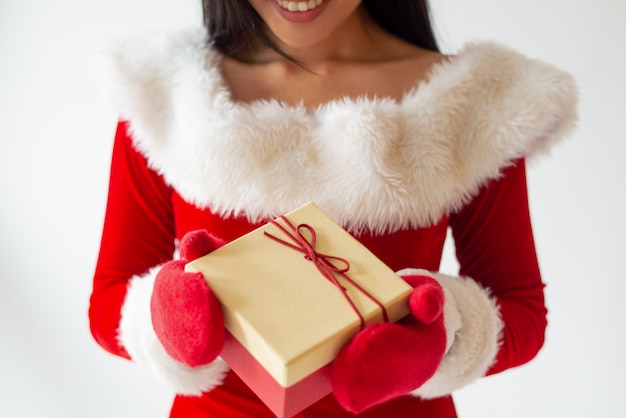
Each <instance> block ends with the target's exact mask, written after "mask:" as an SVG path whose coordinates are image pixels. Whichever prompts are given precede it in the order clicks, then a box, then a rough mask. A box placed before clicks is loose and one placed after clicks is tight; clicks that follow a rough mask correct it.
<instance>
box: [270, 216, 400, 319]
mask: <svg viewBox="0 0 626 418" xmlns="http://www.w3.org/2000/svg"><path fill="white" fill-rule="evenodd" d="M280 219H281V220H282V221H283V222H284V223H285V224H286V225H287V226H288V227H289V229H290V230H291V232H290V231H288V230H287V229H286V228H285V227H284V226H282V225H280V224H279V223H278V222H276V221H270V223H271V224H272V225H274V226H275V227H277V228H278V229H280V230H281V231H282V232H283V233H284V234H285V235H286V236H287V237H289V238H290V239H291V241H292V242H293V243H290V242H288V241H285V240H282V239H280V238H278V237H276V236H274V235H272V234H270V233H268V232H267V231H264V232H263V234H264V235H265V236H266V237H268V238H271V239H273V240H274V241H276V242H279V243H281V244H283V245H285V246H287V247H289V248H291V249H294V250H296V251H299V252H301V253H303V254H304V258H305V259H307V260H310V261H312V262H313V264H315V267H317V269H318V270H319V272H320V273H321V274H322V276H324V277H325V278H326V279H327V280H328V281H329V282H331V283H332V284H333V285H334V286H335V287H336V288H337V289H339V291H340V292H341V293H342V294H343V296H344V298H345V299H346V301H347V302H348V303H349V304H350V306H351V307H352V310H353V311H354V312H355V313H356V314H357V315H358V317H359V320H360V322H361V329H363V328H365V318H364V317H363V314H361V312H360V311H359V309H358V308H357V307H356V305H355V304H354V302H353V301H352V299H351V298H350V295H348V292H347V291H346V289H345V288H344V287H343V286H342V285H341V283H339V280H338V279H337V277H336V276H340V277H342V278H343V279H344V280H346V281H347V282H348V283H350V284H351V285H352V286H354V287H355V288H356V289H358V290H359V291H360V292H361V293H363V294H364V295H365V296H367V297H368V298H369V299H370V300H371V301H372V302H374V303H375V304H376V305H378V307H379V308H380V309H381V311H382V313H383V319H384V320H385V322H389V316H388V315H387V309H385V307H384V306H383V304H382V303H380V301H378V300H377V299H376V298H375V297H374V296H372V294H370V293H369V292H368V291H367V290H365V289H364V288H363V287H361V285H359V284H358V283H357V282H355V281H354V280H352V279H351V278H350V277H349V276H348V275H347V274H346V273H347V272H348V270H349V269H350V263H349V262H348V260H346V259H344V258H340V257H335V256H332V255H327V254H321V253H318V252H317V251H315V244H316V240H317V236H316V233H315V229H313V227H312V226H310V225H307V224H300V225H298V226H297V227H296V226H294V225H293V224H292V223H291V222H289V220H288V219H287V218H285V217H284V216H281V217H280ZM302 229H306V230H307V231H309V234H310V235H311V240H310V241H309V240H307V238H306V237H305V236H304V235H303V234H302V232H301V230H302ZM333 261H334V262H335V263H338V264H339V265H340V266H337V265H336V264H334V263H333Z"/></svg>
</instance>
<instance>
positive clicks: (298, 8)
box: [276, 0, 324, 12]
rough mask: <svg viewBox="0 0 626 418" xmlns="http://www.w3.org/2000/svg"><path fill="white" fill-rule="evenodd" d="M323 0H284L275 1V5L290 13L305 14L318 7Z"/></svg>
mask: <svg viewBox="0 0 626 418" xmlns="http://www.w3.org/2000/svg"><path fill="white" fill-rule="evenodd" d="M323 2H324V0H308V1H286V0H276V3H278V5H279V6H280V7H282V8H283V9H286V10H289V11H290V12H306V11H308V10H313V9H315V8H316V7H319V6H320V5H321V4H322V3H323Z"/></svg>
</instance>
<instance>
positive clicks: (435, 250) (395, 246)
mask: <svg viewBox="0 0 626 418" xmlns="http://www.w3.org/2000/svg"><path fill="white" fill-rule="evenodd" d="M173 208H174V215H175V216H174V218H175V219H176V236H177V238H178V239H180V238H181V237H182V236H183V235H184V234H185V233H187V232H189V231H192V230H195V229H207V230H208V231H209V232H210V233H211V234H213V235H214V236H216V237H217V238H220V239H222V240H224V241H225V242H230V241H232V240H234V239H237V238H239V237H240V236H242V235H244V234H246V233H248V232H251V231H253V230H254V229H256V228H258V227H259V226H261V225H263V224H264V223H265V221H261V222H257V223H253V222H250V221H248V220H247V219H246V218H244V217H223V216H220V215H217V214H215V213H213V212H212V211H211V210H210V209H200V208H198V207H196V206H194V205H192V204H189V203H187V202H186V201H185V200H183V199H182V198H181V197H180V196H179V195H178V194H176V193H175V194H174V195H173ZM447 230H448V218H447V217H443V218H442V219H441V220H440V221H439V222H438V223H436V224H435V225H432V226H430V227H422V228H408V229H402V230H398V231H395V232H393V233H386V234H372V233H367V232H365V233H361V234H359V235H356V238H357V239H358V240H359V241H360V242H361V243H362V244H363V245H364V246H365V247H367V248H368V249H369V250H370V251H372V253H374V254H375V255H376V256H377V257H378V258H380V259H381V260H382V261H383V262H384V263H385V264H387V265H388V266H389V267H390V268H391V269H392V270H394V271H397V270H400V269H403V268H407V267H416V268H417V267H419V268H425V269H427V270H433V271H435V270H438V268H439V263H440V261H441V255H442V252H443V245H444V241H445V238H446V233H447ZM346 258H349V255H346Z"/></svg>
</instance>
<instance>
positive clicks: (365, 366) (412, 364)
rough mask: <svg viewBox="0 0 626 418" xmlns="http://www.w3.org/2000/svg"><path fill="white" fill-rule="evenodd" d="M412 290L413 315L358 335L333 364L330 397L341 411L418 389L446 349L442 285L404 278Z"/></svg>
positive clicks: (427, 279)
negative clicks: (331, 396)
mask: <svg viewBox="0 0 626 418" xmlns="http://www.w3.org/2000/svg"><path fill="white" fill-rule="evenodd" d="M403 279H405V280H406V281H407V282H408V283H409V284H410V285H412V286H413V287H414V290H413V293H412V294H411V297H410V299H409V306H410V310H411V313H412V315H409V316H407V317H406V318H404V319H402V320H401V321H400V322H398V323H396V324H389V323H375V324H370V325H368V326H367V327H366V328H365V329H364V330H362V331H361V332H360V333H358V334H357V335H356V336H355V337H354V338H353V339H352V340H351V341H350V342H349V343H348V344H347V345H346V346H345V347H344V348H343V349H342V350H341V352H340V353H339V355H338V356H337V358H336V359H335V362H334V364H333V369H332V375H331V384H332V388H333V393H334V394H335V397H336V398H337V400H338V402H339V403H340V404H341V406H342V407H343V408H345V409H346V410H348V411H350V412H354V413H359V412H362V411H364V410H365V409H367V408H370V407H372V406H374V405H377V404H380V403H382V402H385V401H387V400H390V399H393V398H396V397H398V396H401V395H406V394H408V393H409V392H411V391H413V390H415V389H417V388H419V387H420V386H422V385H423V384H424V383H425V382H426V381H427V380H428V379H430V378H431V377H432V376H433V374H435V372H436V371H437V368H438V367H439V364H440V363H441V361H442V360H443V357H444V355H445V350H446V330H445V326H444V321H443V303H444V295H443V289H442V288H441V285H440V284H439V283H438V282H437V281H435V280H434V279H432V278H430V277H427V276H407V277H403Z"/></svg>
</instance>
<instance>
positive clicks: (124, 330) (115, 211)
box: [89, 122, 226, 394]
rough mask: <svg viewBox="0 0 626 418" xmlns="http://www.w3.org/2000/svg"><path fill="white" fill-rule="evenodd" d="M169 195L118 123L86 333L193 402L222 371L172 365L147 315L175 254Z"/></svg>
mask: <svg viewBox="0 0 626 418" xmlns="http://www.w3.org/2000/svg"><path fill="white" fill-rule="evenodd" d="M171 194H172V190H171V189H170V188H169V187H168V186H167V185H166V184H165V182H164V181H163V179H162V177H161V176H160V175H158V174H157V173H155V172H154V171H153V170H151V169H150V168H149V167H148V164H147V162H146V160H145V158H144V157H143V156H142V155H141V154H140V153H139V152H137V151H136V150H135V148H134V147H133V145H132V141H131V138H130V135H129V133H128V126H127V125H126V123H124V122H122V123H120V124H119V125H118V129H117V132H116V135H115V143H114V148H113V156H112V163H111V177H110V184H109V197H108V203H107V210H106V215H105V222H104V228H103V234H102V242H101V247H100V254H99V258H98V263H97V266H96V271H95V275H94V284H93V292H92V295H91V301H90V308H89V319H90V327H91V332H92V334H93V336H94V338H95V340H96V341H97V342H98V343H99V344H100V345H101V346H102V347H104V348H105V349H106V350H107V351H109V352H111V353H113V354H116V355H120V356H123V357H126V358H130V359H132V360H133V361H134V362H136V363H137V364H139V365H142V366H144V367H146V368H148V369H150V370H152V371H153V372H154V373H155V374H156V375H157V376H159V377H160V378H162V379H163V380H165V381H166V382H167V383H169V384H170V385H171V386H173V387H174V388H175V389H176V390H177V391H178V392H180V393H188V394H191V393H196V394H197V393H200V392H201V391H203V390H208V389H210V388H211V387H212V386H215V384H219V382H220V380H221V377H222V376H223V373H224V371H225V370H226V366H225V365H224V364H223V362H221V360H220V361H217V362H214V363H212V364H210V365H208V366H203V367H198V368H194V369H192V368H190V367H187V366H185V365H183V364H181V363H178V362H176V361H175V360H173V359H172V358H171V357H170V356H168V355H167V353H166V352H165V350H164V348H163V346H162V345H161V344H160V342H159V340H158V339H157V337H156V334H155V332H154V329H153V326H152V318H151V313H150V301H151V297H152V291H153V287H154V283H155V278H156V276H157V273H158V272H159V271H160V267H161V266H162V265H163V263H165V262H167V261H169V260H171V259H172V257H173V254H174V250H175V227H174V216H173V209H172V203H171Z"/></svg>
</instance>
